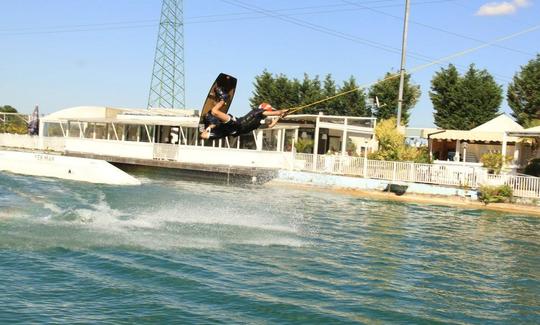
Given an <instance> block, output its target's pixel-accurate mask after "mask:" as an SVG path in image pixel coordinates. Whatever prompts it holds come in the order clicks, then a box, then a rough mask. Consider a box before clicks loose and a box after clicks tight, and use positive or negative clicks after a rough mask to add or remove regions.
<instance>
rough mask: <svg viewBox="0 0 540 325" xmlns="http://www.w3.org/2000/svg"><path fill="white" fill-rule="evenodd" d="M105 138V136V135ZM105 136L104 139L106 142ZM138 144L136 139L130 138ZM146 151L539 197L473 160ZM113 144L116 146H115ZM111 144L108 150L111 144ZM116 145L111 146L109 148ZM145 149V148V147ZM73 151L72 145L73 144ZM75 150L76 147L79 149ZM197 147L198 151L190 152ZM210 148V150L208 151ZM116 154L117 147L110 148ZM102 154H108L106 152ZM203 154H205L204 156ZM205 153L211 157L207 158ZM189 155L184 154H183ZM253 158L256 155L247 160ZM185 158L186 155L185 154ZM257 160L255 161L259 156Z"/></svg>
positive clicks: (39, 144)
mask: <svg viewBox="0 0 540 325" xmlns="http://www.w3.org/2000/svg"><path fill="white" fill-rule="evenodd" d="M83 140H84V139H82V140H81V139H78V138H73V139H70V138H67V140H66V138H63V137H42V138H39V137H37V136H29V135H17V134H7V133H4V134H0V146H3V147H9V148H24V149H37V150H51V151H58V152H65V151H66V150H67V149H66V141H72V142H73V141H83ZM83 142H84V143H83V145H82V146H79V147H80V148H86V149H87V150H88V151H89V152H95V153H103V148H101V147H103V143H101V144H98V145H99V146H100V147H99V148H101V150H98V149H99V148H98V149H96V148H95V146H90V147H88V146H89V145H90V144H94V142H95V141H91V140H85V141H83ZM105 142H108V141H105ZM105 142H104V143H105ZM129 144H131V145H137V143H129ZM117 145H118V146H120V147H119V148H126V146H127V143H126V142H121V143H120V142H118V143H117ZM145 145H147V146H151V147H149V149H150V151H149V153H148V155H147V154H145V153H144V152H142V153H141V150H142V149H145V148H142V149H141V148H139V146H137V148H134V149H133V148H132V149H133V150H135V149H137V151H134V152H133V153H132V154H131V155H130V156H136V157H139V156H140V157H143V156H144V158H146V157H147V156H148V157H147V158H150V159H152V158H153V159H163V160H180V159H179V156H180V151H182V150H183V151H182V152H183V155H181V156H183V157H184V159H183V160H185V162H199V160H200V161H205V162H209V161H212V162H214V163H225V162H227V163H229V164H231V165H242V163H243V162H245V161H247V160H249V161H250V164H252V165H261V166H265V167H273V168H276V167H278V166H279V167H280V168H283V169H293V170H300V171H310V172H318V173H325V174H335V175H351V176H358V177H364V178H374V179H384V180H389V181H392V182H412V183H427V184H437V185H447V186H456V187H462V188H479V187H480V186H481V185H504V184H506V185H509V186H510V187H511V188H512V189H513V192H514V196H517V197H526V198H540V178H539V177H532V176H520V175H509V174H501V175H493V174H488V172H487V170H486V169H485V168H482V167H477V166H466V165H439V164H417V163H413V162H399V161H381V160H369V159H366V158H364V157H350V156H341V155H313V154H305V153H296V154H295V155H294V156H293V155H292V153H284V152H281V153H280V152H267V151H263V152H253V153H258V155H253V154H250V152H251V150H236V149H218V148H210V147H192V146H182V147H181V148H180V147H179V146H178V145H170V144H150V143H147V144H145ZM115 148H116V147H115ZM113 149H114V148H112V149H111V150H113ZM114 150H116V149H114ZM133 150H132V151H133ZM145 150H146V149H145ZM215 150H218V151H219V150H225V151H220V155H223V157H222V158H223V159H222V160H223V161H221V160H220V161H214V160H215V157H216V156H215V153H216V152H215ZM76 151H77V150H76ZM79 151H80V150H79ZM195 151H197V152H195ZM207 151H211V152H207ZM114 152H115V153H116V154H118V153H119V152H118V150H116V151H114ZM107 154H111V153H110V152H107ZM202 154H207V156H208V157H207V156H204V155H203V156H201V155H202ZM197 155H198V156H201V157H202V158H201V159H195V158H197V157H195V156H197ZM205 157H206V158H205ZM210 157H214V158H213V159H210ZM188 158H189V159H188ZM253 158H257V159H258V160H257V161H252V160H253ZM186 159H187V160H186ZM259 160H260V161H259Z"/></svg>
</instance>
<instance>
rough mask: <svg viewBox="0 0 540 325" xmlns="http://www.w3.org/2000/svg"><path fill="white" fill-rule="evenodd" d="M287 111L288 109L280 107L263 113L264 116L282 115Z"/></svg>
mask: <svg viewBox="0 0 540 325" xmlns="http://www.w3.org/2000/svg"><path fill="white" fill-rule="evenodd" d="M287 111H288V110H287V109H280V110H277V111H264V112H263V115H264V116H283V115H285V113H286V112H287Z"/></svg>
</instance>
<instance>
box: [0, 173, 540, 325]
mask: <svg viewBox="0 0 540 325" xmlns="http://www.w3.org/2000/svg"><path fill="white" fill-rule="evenodd" d="M138 177H139V178H141V179H142V180H143V185H142V186H140V187H113V186H105V185H103V186H96V185H90V184H83V183H76V182H67V181H59V180H51V179H43V178H32V177H23V176H15V175H8V174H0V282H1V283H2V284H3V285H4V287H5V290H4V292H3V293H0V321H2V322H4V323H7V322H13V321H25V322H44V321H45V322H62V323H71V322H74V321H83V322H101V321H108V322H116V321H122V322H134V321H137V322H140V321H141V320H142V321H146V322H151V323H156V322H171V321H175V322H198V323H200V322H205V323H206V322H226V323H261V322H263V323H265V322H269V323H287V322H301V323H309V324H312V323H336V322H361V323H371V322H375V321H381V322H399V323H433V322H450V323H486V322H488V323H516V322H524V323H526V322H529V323H538V322H539V321H540V304H539V302H538V298H537V297H539V296H540V272H539V271H538V270H539V269H540V257H539V256H540V254H538V252H539V251H540V249H539V248H540V247H539V243H540V235H539V234H540V222H539V219H538V218H535V217H527V216H517V215H504V214H500V213H495V212H487V211H480V210H460V209H455V208H449V207H444V206H429V205H416V204H403V203H395V202H383V201H372V200H367V199H362V198H358V197H350V196H342V195H335V194H332V193H324V192H312V193H310V192H306V191H299V190H290V189H281V188H275V187H272V188H266V187H261V186H247V185H243V186H225V185H223V182H217V183H209V182H207V181H204V182H202V181H198V180H189V181H187V180H180V178H178V177H163V175H161V177H155V176H153V175H145V174H140V175H138Z"/></svg>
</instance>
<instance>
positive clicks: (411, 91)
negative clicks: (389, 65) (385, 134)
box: [369, 72, 421, 125]
mask: <svg viewBox="0 0 540 325" xmlns="http://www.w3.org/2000/svg"><path fill="white" fill-rule="evenodd" d="M410 79H411V75H410V74H405V79H404V80H405V83H404V85H403V104H402V107H401V121H402V124H404V125H407V124H408V123H409V117H410V110H411V109H412V108H413V107H414V105H416V103H417V102H418V100H419V99H420V95H421V91H420V86H418V85H413V84H411V82H410ZM398 95H399V77H396V74H395V73H390V72H387V73H386V75H385V76H384V79H383V80H380V81H379V82H377V83H376V84H375V85H373V86H371V88H370V89H369V97H370V98H375V96H377V97H378V98H379V102H380V103H381V106H380V107H379V108H378V109H377V110H376V111H375V112H373V113H374V115H375V116H376V117H377V119H378V120H386V119H389V118H391V117H395V116H396V114H397V106H398Z"/></svg>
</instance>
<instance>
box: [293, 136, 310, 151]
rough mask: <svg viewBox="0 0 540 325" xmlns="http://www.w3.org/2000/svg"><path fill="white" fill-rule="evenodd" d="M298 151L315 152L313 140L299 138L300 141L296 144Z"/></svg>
mask: <svg viewBox="0 0 540 325" xmlns="http://www.w3.org/2000/svg"><path fill="white" fill-rule="evenodd" d="M294 148H295V149H296V152H300V153H312V152H313V140H311V139H304V138H298V141H296V143H295V144H294Z"/></svg>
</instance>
